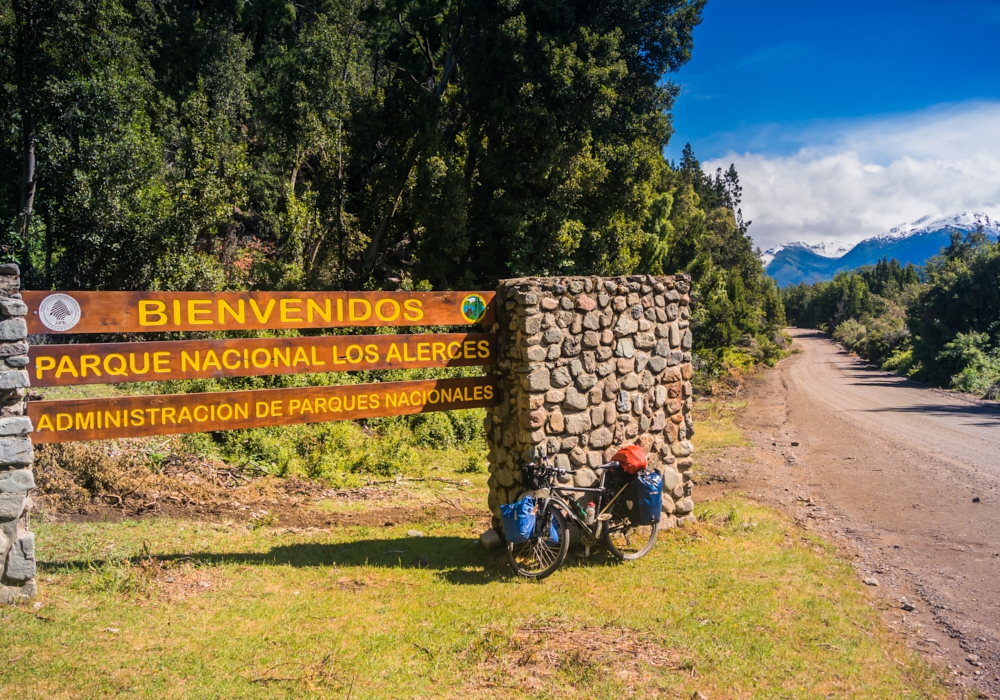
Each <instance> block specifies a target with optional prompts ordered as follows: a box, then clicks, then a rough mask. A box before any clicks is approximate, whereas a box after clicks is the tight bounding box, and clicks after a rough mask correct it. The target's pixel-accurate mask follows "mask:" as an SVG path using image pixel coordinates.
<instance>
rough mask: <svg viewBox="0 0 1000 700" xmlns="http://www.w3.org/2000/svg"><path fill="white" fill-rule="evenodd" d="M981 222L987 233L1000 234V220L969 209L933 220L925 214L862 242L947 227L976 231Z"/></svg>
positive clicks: (907, 236) (896, 238) (905, 236)
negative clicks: (994, 219)
mask: <svg viewBox="0 0 1000 700" xmlns="http://www.w3.org/2000/svg"><path fill="white" fill-rule="evenodd" d="M980 224H982V226H983V230H984V231H985V232H986V233H988V234H992V235H993V236H996V235H998V234H1000V222H998V221H993V220H992V219H991V218H990V217H989V216H987V215H986V214H977V213H976V212H972V211H967V212H964V213H962V214H955V215H954V216H944V217H941V218H940V219H934V220H931V217H929V216H923V217H921V218H919V219H917V220H916V221H914V222H912V223H909V224H903V225H902V226H896V227H895V228H891V229H889V230H888V231H886V232H885V233H883V234H881V235H878V236H874V237H872V238H866V239H865V240H864V241H862V243H866V242H868V241H883V242H888V241H900V240H902V239H904V238H909V237H910V236H919V235H920V234H923V233H934V232H936V231H943V230H945V229H947V230H949V231H975V230H976V227H977V226H979V225H980Z"/></svg>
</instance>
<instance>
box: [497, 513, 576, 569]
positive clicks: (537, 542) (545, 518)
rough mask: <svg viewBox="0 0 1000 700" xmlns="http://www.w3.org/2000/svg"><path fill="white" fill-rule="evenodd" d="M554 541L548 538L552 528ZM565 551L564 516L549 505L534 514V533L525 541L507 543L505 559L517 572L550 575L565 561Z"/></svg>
mask: <svg viewBox="0 0 1000 700" xmlns="http://www.w3.org/2000/svg"><path fill="white" fill-rule="evenodd" d="M553 529H554V530H555V532H556V538H557V541H555V542H553V541H552V530H553ZM568 553H569V529H568V528H567V527H566V518H565V517H564V516H563V514H562V513H560V512H559V510H558V509H557V508H549V509H547V510H546V512H545V513H544V514H543V515H542V516H541V517H539V518H538V525H537V526H536V527H535V536H534V537H532V538H531V539H530V540H528V541H527V542H521V543H518V544H512V543H510V542H508V543H507V559H509V560H510V566H511V568H512V569H514V571H516V572H517V573H518V574H520V575H521V576H524V577H525V578H532V579H543V578H545V577H546V576H550V575H551V574H552V573H553V572H555V570H556V569H558V568H559V567H560V566H562V563H563V562H564V561H566V555H567V554H568Z"/></svg>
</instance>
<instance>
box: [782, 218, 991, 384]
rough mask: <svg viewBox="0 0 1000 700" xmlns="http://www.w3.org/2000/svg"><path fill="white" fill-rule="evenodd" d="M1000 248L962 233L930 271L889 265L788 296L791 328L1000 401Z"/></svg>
mask: <svg viewBox="0 0 1000 700" xmlns="http://www.w3.org/2000/svg"><path fill="white" fill-rule="evenodd" d="M998 278H1000V243H997V242H993V241H990V239H989V238H988V237H987V236H986V235H985V234H984V233H983V231H982V230H978V231H973V232H970V233H967V234H964V235H963V234H961V233H959V232H955V233H953V234H952V240H951V244H950V245H949V246H948V247H946V248H944V249H943V250H942V251H941V253H940V254H939V255H937V256H935V257H933V258H931V259H930V260H929V261H928V262H927V264H926V265H925V266H924V267H923V268H915V267H913V266H912V265H908V266H906V267H905V268H904V267H901V266H900V265H899V263H898V262H897V261H895V260H882V261H880V262H879V263H878V264H877V265H875V266H872V267H864V268H861V269H858V270H854V271H850V272H842V273H840V274H838V275H837V276H836V277H835V278H834V279H833V280H830V281H829V282H817V283H816V284H814V285H805V284H800V285H797V286H794V287H787V288H785V289H783V290H782V298H783V300H784V304H785V309H786V313H787V315H788V320H789V323H792V324H794V325H798V326H802V327H805V328H817V329H819V330H822V331H824V332H828V333H830V334H831V335H832V336H833V337H834V339H835V340H837V341H839V342H840V343H842V344H843V345H844V346H845V347H846V348H847V349H849V350H851V351H852V352H856V353H857V354H858V355H860V356H861V357H863V358H865V359H867V360H870V361H871V362H873V363H875V364H877V365H879V366H880V367H882V368H883V369H886V370H889V371H893V372H897V373H899V374H902V375H904V376H908V377H912V378H914V379H917V380H920V381H924V382H928V383H931V384H936V385H938V386H946V387H950V388H953V389H956V390H958V391H963V392H967V393H970V394H975V395H977V396H981V397H986V398H989V399H1000V322H998V321H997V319H998V317H1000V287H998V286H997V282H996V280H997V279H998Z"/></svg>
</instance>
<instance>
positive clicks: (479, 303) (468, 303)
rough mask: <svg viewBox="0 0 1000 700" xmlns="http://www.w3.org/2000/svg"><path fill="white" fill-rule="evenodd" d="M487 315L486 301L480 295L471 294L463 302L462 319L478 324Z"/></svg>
mask: <svg viewBox="0 0 1000 700" xmlns="http://www.w3.org/2000/svg"><path fill="white" fill-rule="evenodd" d="M485 314H486V300H485V299H483V297H482V295H480V294H469V295H468V296H467V297H465V298H464V299H463V300H462V317H463V318H464V319H465V320H466V321H468V322H469V323H476V322H477V321H479V320H480V319H481V318H482V317H483V316H484V315H485Z"/></svg>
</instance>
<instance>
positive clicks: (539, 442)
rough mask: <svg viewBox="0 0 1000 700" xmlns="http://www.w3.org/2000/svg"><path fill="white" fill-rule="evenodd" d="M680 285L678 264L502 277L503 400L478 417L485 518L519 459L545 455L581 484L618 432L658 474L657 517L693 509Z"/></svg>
mask: <svg viewBox="0 0 1000 700" xmlns="http://www.w3.org/2000/svg"><path fill="white" fill-rule="evenodd" d="M690 287H691V280H690V277H688V276H686V275H678V276H676V277H653V276H648V275H637V276H631V277H613V278H602V277H568V278H533V277H531V278H524V279H513V280H504V281H503V282H501V284H500V286H499V288H498V289H497V301H496V303H497V323H496V325H495V326H494V331H495V332H496V333H497V335H498V340H499V349H498V357H497V365H496V367H495V368H494V372H495V374H496V375H497V377H498V385H499V388H500V399H501V401H500V404H499V405H498V406H496V407H495V408H491V409H489V413H488V415H487V418H486V435H487V441H488V443H489V447H490V452H489V462H490V473H491V476H490V480H489V485H490V495H489V506H490V509H491V510H492V511H493V524H494V527H495V528H499V527H500V518H499V512H500V511H499V506H500V505H501V504H504V503H510V502H513V501H515V500H517V498H518V497H519V496H520V495H521V493H522V491H523V489H522V488H521V484H520V481H521V473H520V465H521V464H522V463H523V462H530V461H535V460H537V459H539V458H540V457H543V456H550V457H552V458H553V459H554V461H555V463H556V465H557V466H559V467H563V468H574V469H578V470H579V473H578V474H577V475H576V476H575V477H574V479H575V485H576V486H590V485H592V484H593V483H594V482H596V481H597V476H596V474H595V473H594V472H593V471H592V469H591V467H595V466H598V465H600V464H603V463H606V462H607V461H609V460H610V459H611V457H612V456H613V455H614V454H615V452H616V451H617V450H618V449H619V448H620V447H621V446H622V445H628V444H639V445H642V447H643V449H645V450H646V453H647V454H648V455H649V461H650V466H651V467H653V468H655V469H658V470H659V471H660V472H661V473H662V474H663V477H664V479H663V480H664V492H665V493H664V496H665V497H664V499H663V503H664V507H663V510H664V517H663V518H662V520H661V527H672V526H673V525H675V524H677V523H678V521H679V520H680V521H681V522H683V521H685V520H687V519H691V520H693V518H694V516H693V515H690V513H691V510H692V507H693V505H692V502H691V498H690V496H691V476H690V469H691V465H692V460H691V453H692V450H693V448H692V446H691V442H690V441H689V438H690V436H691V435H692V434H693V428H692V423H691V413H690V409H691V382H690V379H691V329H690V322H689V316H690V306H689V302H690V299H689V296H688V293H689V291H690ZM667 494H669V497H667Z"/></svg>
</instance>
